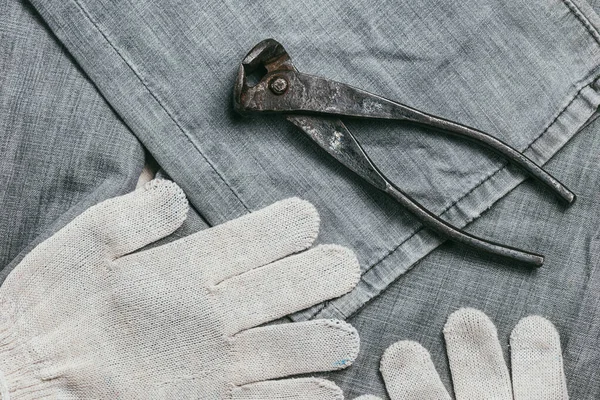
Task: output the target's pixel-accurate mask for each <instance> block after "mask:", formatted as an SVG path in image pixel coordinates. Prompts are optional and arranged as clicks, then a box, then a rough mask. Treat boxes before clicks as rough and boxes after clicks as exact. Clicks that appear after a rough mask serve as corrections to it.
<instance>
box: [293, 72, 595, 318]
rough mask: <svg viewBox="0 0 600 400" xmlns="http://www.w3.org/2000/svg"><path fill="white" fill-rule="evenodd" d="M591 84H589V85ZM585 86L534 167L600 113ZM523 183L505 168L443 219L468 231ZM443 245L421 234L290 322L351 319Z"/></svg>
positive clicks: (535, 150) (591, 88)
mask: <svg viewBox="0 0 600 400" xmlns="http://www.w3.org/2000/svg"><path fill="white" fill-rule="evenodd" d="M590 80H591V82H589V81H590ZM587 82H589V83H585V84H584V86H582V87H581V88H580V89H578V90H577V91H576V94H575V95H574V96H573V97H572V98H571V100H569V101H568V102H567V105H566V106H565V107H564V108H563V109H562V110H561V111H560V113H559V114H558V115H557V116H556V117H555V118H554V119H553V120H552V122H551V123H550V124H549V125H548V127H547V128H546V129H545V130H544V132H543V133H542V134H541V135H540V136H538V137H537V138H535V139H534V140H533V141H532V142H531V143H530V145H529V146H528V147H527V149H526V150H525V151H524V153H525V154H526V155H527V156H529V157H530V158H531V159H532V160H533V161H535V162H536V163H538V164H541V165H543V164H545V163H546V162H547V161H548V160H549V159H550V158H551V157H552V156H553V155H554V154H556V153H557V152H558V151H559V150H560V149H561V148H562V147H563V146H564V145H565V144H566V143H567V142H568V141H569V140H570V139H571V138H573V137H574V136H575V134H576V133H577V132H579V130H580V129H581V128H582V127H583V126H585V125H586V123H587V122H588V120H589V119H590V118H592V117H593V115H594V113H596V111H597V108H598V106H599V105H600V76H598V75H595V76H594V77H592V78H590V79H588V81H587ZM525 179H527V176H526V175H525V174H524V173H522V172H521V171H519V169H518V168H516V167H514V166H513V165H511V164H506V165H505V166H504V167H502V168H500V169H498V170H496V171H495V172H494V173H492V174H491V175H490V176H488V178H487V179H485V180H484V181H482V182H481V183H480V184H479V185H477V186H476V187H475V188H473V189H472V190H471V191H469V192H468V193H467V194H466V195H464V196H463V197H462V198H461V199H459V200H458V201H456V202H455V203H454V204H453V205H451V206H450V207H449V208H448V209H447V210H446V211H445V212H444V213H442V215H441V216H442V217H443V218H444V219H445V220H447V221H448V222H450V223H452V224H453V225H455V226H458V227H461V228H462V227H465V226H466V225H468V224H469V223H470V222H472V221H474V220H475V219H477V218H479V217H480V216H481V215H482V213H484V212H485V211H486V210H487V209H489V208H490V207H492V206H493V204H494V203H495V202H497V201H498V200H500V199H502V198H503V197H505V196H506V195H507V194H508V193H510V192H511V191H512V190H514V189H515V188H516V187H517V186H518V185H519V184H520V183H522V182H523V181H524V180H525ZM442 243H443V240H441V239H440V238H438V237H436V236H435V235H434V234H432V233H431V232H430V231H428V230H426V229H419V230H417V231H416V232H415V233H414V234H413V235H412V236H411V237H409V238H408V239H407V240H405V241H404V242H403V243H402V245H401V246H399V247H398V248H396V249H395V250H394V251H393V252H391V253H389V254H388V255H387V256H386V257H385V258H383V259H381V260H380V261H379V262H378V263H376V264H374V265H373V266H371V267H370V268H369V269H368V270H366V271H365V272H364V273H363V275H362V279H361V281H360V283H359V284H358V285H357V287H356V288H355V289H354V290H353V291H352V292H350V293H348V294H346V295H344V296H342V297H340V298H337V299H334V300H332V301H330V302H328V303H326V304H324V305H323V306H322V307H320V308H317V309H315V308H312V309H308V310H305V311H303V312H300V313H297V314H294V315H293V316H292V319H294V320H296V321H301V320H305V319H311V318H338V319H346V318H349V317H351V316H352V315H353V314H354V313H356V312H357V311H359V310H360V309H361V308H362V307H364V306H365V305H366V303H367V302H368V301H370V300H372V299H373V298H375V297H377V296H378V295H379V294H381V293H382V292H383V291H384V290H385V289H386V288H387V287H388V286H389V285H390V284H391V283H392V282H394V281H395V280H396V279H398V278H399V277H400V276H402V275H403V274H404V273H405V272H407V271H409V270H410V269H411V268H412V267H413V266H414V265H415V264H416V263H417V262H418V261H419V260H421V259H422V258H424V257H425V256H426V255H428V254H429V253H430V252H431V251H433V250H435V248H437V247H438V246H439V245H440V244H442ZM392 271H393V272H392ZM390 277H391V278H390Z"/></svg>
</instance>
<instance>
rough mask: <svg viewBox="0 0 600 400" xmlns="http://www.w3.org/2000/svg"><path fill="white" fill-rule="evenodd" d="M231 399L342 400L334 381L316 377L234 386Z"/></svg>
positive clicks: (340, 392) (342, 396)
mask: <svg viewBox="0 0 600 400" xmlns="http://www.w3.org/2000/svg"><path fill="white" fill-rule="evenodd" d="M231 399H232V400H343V399H344V395H343V394H342V390H341V389H340V388H339V387H337V386H336V385H335V383H333V382H331V381H328V380H325V379H318V378H299V379H285V380H281V381H266V382H256V383H251V384H248V385H244V386H236V387H235V388H233V389H232V390H231Z"/></svg>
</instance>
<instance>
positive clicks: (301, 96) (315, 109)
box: [234, 39, 575, 267]
mask: <svg viewBox="0 0 600 400" xmlns="http://www.w3.org/2000/svg"><path fill="white" fill-rule="evenodd" d="M257 73H259V74H260V75H261V76H260V80H259V81H258V83H256V84H254V85H251V84H250V83H249V82H248V77H249V76H254V75H256V74H257ZM234 107H235V110H236V111H237V112H239V113H241V114H250V113H279V114H283V115H284V116H285V118H286V119H287V120H289V121H290V122H292V123H293V124H295V125H296V126H298V127H299V128H300V129H302V130H303V131H304V132H305V133H306V134H307V135H308V136H310V137H311V138H312V139H313V140H314V141H315V142H316V143H317V144H319V145H320V146H321V147H322V148H323V149H325V151H327V152H328V153H329V154H331V155H332V156H333V157H334V158H336V159H337V160H338V161H340V162H341V163H342V164H344V165H345V166H346V167H348V168H349V169H351V170H352V171H354V172H355V173H357V174H358V175H360V176H361V177H362V178H364V179H365V180H366V181H367V182H369V183H370V184H372V185H373V186H375V187H376V188H378V189H380V190H382V191H384V192H386V193H388V194H389V195H390V196H392V197H393V198H394V199H396V200H397V201H398V202H399V203H400V204H402V205H403V206H404V207H406V208H407V209H408V210H409V211H411V212H412V213H413V214H414V215H415V216H416V217H417V218H418V219H419V220H420V221H421V222H422V223H423V224H424V225H425V226H426V227H428V228H430V229H432V230H433V231H435V232H437V233H439V234H440V235H442V236H444V237H446V238H448V239H450V240H453V241H456V242H459V243H463V244H466V245H468V246H471V247H473V248H476V249H479V250H483V251H486V252H488V253H491V254H496V255H499V256H503V257H507V258H510V259H513V260H517V261H520V262H523V263H526V264H530V265H533V266H538V267H539V266H541V265H542V264H543V262H544V257H543V256H542V255H540V254H535V253H531V252H528V251H524V250H519V249H517V248H514V247H509V246H505V245H501V244H498V243H494V242H491V241H487V240H485V239H481V238H478V237H476V236H473V235H471V234H469V233H467V232H464V231H462V230H461V229H459V228H456V227H455V226H453V225H451V224H449V223H447V222H446V221H444V220H442V219H440V218H438V217H437V216H436V215H435V214H433V213H432V212H430V211H429V210H427V209H426V208H425V207H424V206H422V205H421V204H419V203H418V202H417V201H415V200H414V199H412V198H411V197H410V196H409V195H407V194H406V193H404V192H403V191H402V190H401V189H399V188H398V187H397V186H396V185H394V184H393V183H392V182H391V181H390V180H389V179H387V178H386V177H385V175H384V174H383V173H382V172H381V171H380V170H379V169H378V168H377V167H376V166H375V165H374V164H373V162H372V161H371V160H370V159H369V157H368V156H367V154H366V153H365V152H364V150H363V149H362V147H361V146H360V144H359V143H358V142H357V140H356V138H355V137H354V136H353V135H352V133H350V131H349V130H348V129H347V128H346V126H345V125H344V124H343V123H342V121H340V120H339V119H338V116H339V117H359V118H376V119H387V120H399V121H408V122H411V123H417V124H420V125H424V126H427V127H431V128H434V129H435V130H438V131H443V132H448V133H451V134H454V135H458V136H460V137H463V138H467V139H471V140H473V141H476V142H477V143H480V144H482V145H484V146H486V147H488V148H490V149H492V150H495V151H496V152H498V153H500V154H501V155H503V156H505V157H506V158H508V159H509V160H510V161H512V162H513V163H515V164H517V165H519V166H520V167H522V168H523V169H525V170H526V171H527V172H529V174H531V175H532V176H533V177H534V178H536V179H537V180H539V181H540V182H542V183H544V184H545V185H547V186H548V187H549V188H550V189H551V190H552V191H554V192H555V193H556V194H557V195H558V196H559V197H561V198H562V199H563V200H565V201H566V202H567V203H569V204H571V203H573V201H575V194H574V193H573V192H571V191H570V190H569V189H567V188H566V187H565V186H564V185H563V184H562V183H560V182H559V181H558V180H557V179H555V178H554V177H553V176H552V175H550V174H549V173H548V172H546V171H544V170H543V169H542V168H540V167H539V166H538V165H536V164H535V163H534V162H533V161H531V160H530V159H529V158H527V157H526V156H525V155H524V154H522V153H520V152H519V151H518V150H516V149H514V148H512V147H510V146H509V145H508V144H506V143H504V142H502V141H501V140H499V139H496V138H494V137H493V136H490V135H489V134H487V133H485V132H482V131H479V130H477V129H474V128H469V127H467V126H464V125H461V124H458V123H456V122H452V121H449V120H446V119H443V118H439V117H435V116H433V115H430V114H427V113H425V112H422V111H419V110H416V109H414V108H411V107H409V106H406V105H404V104H400V103H397V102H394V101H391V100H388V99H385V98H383V97H380V96H377V95H374V94H372V93H369V92H366V91H364V90H361V89H357V88H355V87H352V86H349V85H346V84H343V83H340V82H335V81H332V80H329V79H325V78H321V77H317V76H312V75H307V74H302V73H300V72H298V71H297V70H296V68H295V67H294V66H293V64H292V61H291V59H290V56H289V55H288V53H287V52H286V51H285V49H284V48H283V46H282V45H281V44H280V43H278V42H277V41H275V40H273V39H267V40H264V41H262V42H260V43H259V44H258V45H256V46H255V47H254V48H253V49H252V50H250V52H249V53H248V54H247V55H246V57H245V58H244V60H243V61H242V64H241V66H240V68H239V70H238V76H237V81H236V83H235V88H234Z"/></svg>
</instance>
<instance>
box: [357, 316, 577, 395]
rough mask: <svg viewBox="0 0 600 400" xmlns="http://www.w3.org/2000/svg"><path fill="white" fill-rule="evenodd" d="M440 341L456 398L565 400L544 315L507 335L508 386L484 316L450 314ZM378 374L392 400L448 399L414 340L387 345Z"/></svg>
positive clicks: (554, 336) (553, 334) (553, 336)
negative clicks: (379, 373) (508, 352)
mask: <svg viewBox="0 0 600 400" xmlns="http://www.w3.org/2000/svg"><path fill="white" fill-rule="evenodd" d="M444 338H445V339H446V346H447V348H448V359H449V362H450V369H451V370H452V383H453V386H454V391H455V393H456V399H457V400H477V399H486V400H487V399H490V400H491V399H495V400H567V399H568V398H569V396H568V394H567V388H566V382H565V377H564V373H563V364H562V354H561V348H560V340H559V337H558V332H557V331H556V328H554V326H553V325H552V323H550V322H549V321H548V320H546V319H544V318H542V317H539V316H530V317H526V318H523V319H522V320H521V321H520V322H519V323H518V324H517V326H516V327H515V329H514V330H513V332H512V334H511V339H510V344H511V355H512V362H511V367H512V385H511V379H510V377H509V374H508V368H507V366H506V363H505V362H504V358H503V356H502V349H501V346H500V343H499V341H498V336H497V332H496V327H495V326H494V324H493V323H492V321H491V320H490V319H489V318H488V317H487V316H486V315H485V314H484V313H482V312H481V311H479V310H475V309H471V308H465V309H460V310H458V311H456V312H454V313H453V314H452V315H450V317H449V318H448V321H447V322H446V326H445V327H444ZM381 373H382V375H383V378H384V380H385V383H386V388H387V391H388V393H389V396H390V398H391V399H392V400H450V399H451V397H450V395H449V394H448V392H447V391H446V389H445V388H444V385H443V383H442V381H441V380H440V378H439V376H438V375H437V373H436V371H435V367H434V365H433V362H432V361H431V357H430V355H429V352H428V351H427V350H426V349H425V348H423V347H422V346H421V345H420V344H418V343H416V342H412V341H401V342H397V343H395V344H394V345H392V346H390V347H389V348H388V349H387V350H386V352H385V354H384V355H383V357H382V359H381ZM513 388H514V396H513ZM359 399H360V400H367V399H369V397H368V396H361V397H359V398H357V399H356V400H359ZM374 399H377V398H376V397H373V398H371V400H374Z"/></svg>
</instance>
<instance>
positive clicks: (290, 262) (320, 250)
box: [212, 245, 360, 335]
mask: <svg viewBox="0 0 600 400" xmlns="http://www.w3.org/2000/svg"><path fill="white" fill-rule="evenodd" d="M359 279H360V268H359V265H358V261H357V259H356V256H355V255H354V253H353V252H352V251H351V250H349V249H347V248H345V247H342V246H336V245H323V246H317V247H315V248H313V249H310V250H307V251H305V252H303V253H300V254H295V255H292V256H290V257H287V258H284V259H281V260H278V261H275V262H273V263H271V264H268V265H266V266H264V267H260V268H256V269H253V270H251V271H248V272H246V273H244V274H241V275H236V276H234V277H233V278H230V279H227V280H225V281H223V282H221V283H220V284H218V285H216V286H214V287H213V288H212V292H213V294H214V295H215V296H216V297H217V299H218V301H219V302H220V304H222V305H223V307H226V310H227V313H226V315H228V316H229V318H228V320H227V321H226V323H227V326H226V331H227V333H228V334H231V335H232V334H235V333H237V332H239V331H241V330H244V329H248V328H252V327H254V326H258V325H261V324H263V323H265V322H269V321H273V320H275V319H277V318H280V317H283V316H285V315H288V314H291V313H293V312H296V311H299V310H302V309H305V308H308V307H310V306H312V305H315V304H317V303H320V302H322V301H325V300H329V299H331V298H334V297H338V296H341V295H342V294H345V293H347V292H349V291H350V290H351V289H352V288H353V287H355V286H356V284H357V282H358V280H359Z"/></svg>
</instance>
